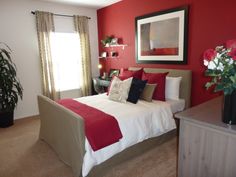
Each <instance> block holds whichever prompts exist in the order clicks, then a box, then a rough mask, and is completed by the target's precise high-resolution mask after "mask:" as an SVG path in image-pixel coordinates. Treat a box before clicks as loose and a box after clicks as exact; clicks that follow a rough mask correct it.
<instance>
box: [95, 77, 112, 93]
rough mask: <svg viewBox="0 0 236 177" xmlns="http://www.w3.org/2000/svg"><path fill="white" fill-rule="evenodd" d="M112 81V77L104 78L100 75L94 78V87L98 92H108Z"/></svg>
mask: <svg viewBox="0 0 236 177" xmlns="http://www.w3.org/2000/svg"><path fill="white" fill-rule="evenodd" d="M110 83H111V80H110V79H102V78H100V77H94V78H93V88H94V90H95V91H96V92H97V93H98V94H99V93H104V92H106V89H107V87H109V85H110Z"/></svg>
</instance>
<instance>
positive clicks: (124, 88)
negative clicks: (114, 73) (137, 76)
mask: <svg viewBox="0 0 236 177" xmlns="http://www.w3.org/2000/svg"><path fill="white" fill-rule="evenodd" d="M132 79H133V78H132V77H131V78H128V79H126V80H123V81H122V80H120V79H119V78H118V77H114V78H113V80H112V83H111V86H110V91H109V95H108V98H109V99H110V100H113V101H118V102H122V103H126V100H127V98H128V95H129V90H130V86H131V83H132Z"/></svg>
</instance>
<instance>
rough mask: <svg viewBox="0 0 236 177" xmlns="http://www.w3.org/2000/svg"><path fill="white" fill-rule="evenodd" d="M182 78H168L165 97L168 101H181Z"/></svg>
mask: <svg viewBox="0 0 236 177" xmlns="http://www.w3.org/2000/svg"><path fill="white" fill-rule="evenodd" d="M181 80H182V77H166V89H165V95H166V98H167V99H171V100H179V89H180V82H181Z"/></svg>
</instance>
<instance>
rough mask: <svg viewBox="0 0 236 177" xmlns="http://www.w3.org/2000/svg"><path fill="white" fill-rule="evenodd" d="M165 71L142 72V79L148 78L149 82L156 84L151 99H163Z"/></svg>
mask: <svg viewBox="0 0 236 177" xmlns="http://www.w3.org/2000/svg"><path fill="white" fill-rule="evenodd" d="M167 74H168V72H166V73H145V72H143V75H142V80H148V83H149V84H157V85H158V87H156V89H155V91H154V93H153V97H152V99H154V100H160V101H165V85H166V75H167Z"/></svg>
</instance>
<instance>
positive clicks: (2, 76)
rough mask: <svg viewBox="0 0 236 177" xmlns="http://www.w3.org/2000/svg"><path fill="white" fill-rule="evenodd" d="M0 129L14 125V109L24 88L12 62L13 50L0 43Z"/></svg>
mask: <svg viewBox="0 0 236 177" xmlns="http://www.w3.org/2000/svg"><path fill="white" fill-rule="evenodd" d="M0 44H1V45H2V46H3V47H1V46H0V127H9V126H11V125H13V123H14V119H13V115H14V109H15V107H16V105H17V102H18V97H20V98H21V99H22V96H23V88H22V86H21V84H20V82H19V80H18V78H17V77H16V66H15V64H14V63H13V62H12V60H11V49H10V48H9V47H8V46H7V45H6V44H4V43H0Z"/></svg>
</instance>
